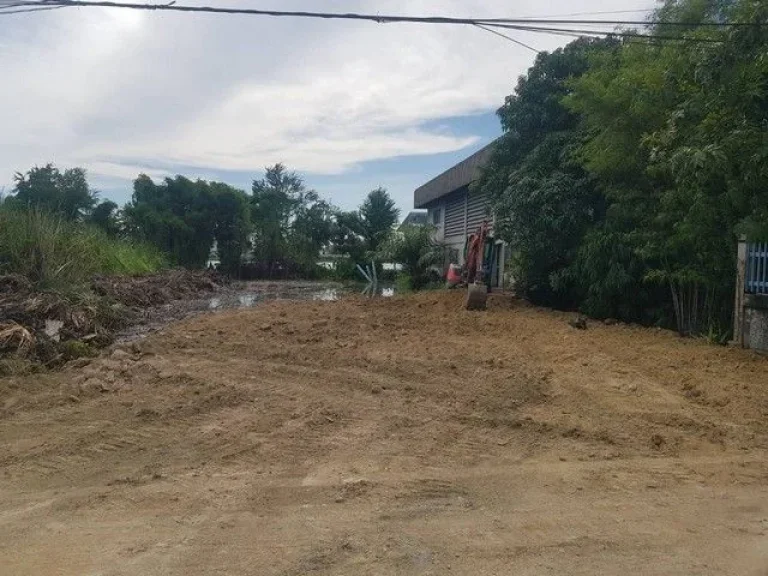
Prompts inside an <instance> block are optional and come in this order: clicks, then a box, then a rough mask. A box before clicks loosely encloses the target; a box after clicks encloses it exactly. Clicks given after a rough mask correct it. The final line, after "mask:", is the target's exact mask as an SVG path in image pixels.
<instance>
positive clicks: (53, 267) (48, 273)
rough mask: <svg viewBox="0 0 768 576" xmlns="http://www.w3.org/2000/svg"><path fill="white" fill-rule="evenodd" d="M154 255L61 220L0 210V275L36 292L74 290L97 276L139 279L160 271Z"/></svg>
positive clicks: (159, 259)
mask: <svg viewBox="0 0 768 576" xmlns="http://www.w3.org/2000/svg"><path fill="white" fill-rule="evenodd" d="M164 263H165V262H164V259H163V257H162V255H161V254H160V253H159V252H157V250H155V249H153V248H151V247H149V246H146V245H142V244H139V243H136V242H129V241H127V240H119V239H115V238H110V237H108V236H107V235H106V234H105V233H104V232H103V231H102V230H100V229H98V228H96V227H95V226H90V225H86V224H81V223H75V222H72V221H71V220H67V219H65V218H64V217H63V216H61V215H54V214H50V213H47V212H44V211H41V210H37V209H25V208H21V207H18V206H16V207H14V206H13V205H3V206H0V274H18V275H21V276H24V277H26V278H28V279H29V280H30V281H31V282H32V283H33V284H34V285H36V286H37V287H39V288H45V289H51V288H52V289H57V290H62V291H71V290H75V289H77V288H78V287H81V286H84V285H86V284H87V283H88V282H90V280H91V278H92V277H93V276H94V275H95V274H140V273H147V272H153V271H155V270H157V269H159V268H160V267H162V266H163V265H164Z"/></svg>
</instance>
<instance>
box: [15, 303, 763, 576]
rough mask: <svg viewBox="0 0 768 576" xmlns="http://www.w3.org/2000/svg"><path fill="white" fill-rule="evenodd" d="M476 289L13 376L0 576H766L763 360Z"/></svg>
mask: <svg viewBox="0 0 768 576" xmlns="http://www.w3.org/2000/svg"><path fill="white" fill-rule="evenodd" d="M566 318H567V317H566V316H565V315H563V314H559V313H555V312H550V311H544V310H540V309H535V308H532V307H528V306H525V305H524V304H522V303H520V302H515V301H510V300H506V299H504V298H502V297H494V299H493V300H492V302H491V310H489V311H488V312H486V313H468V312H465V311H463V310H462V309H461V295H460V294H437V293H432V294H422V295H418V296H412V297H403V298H395V299H392V300H362V299H360V300H357V299H347V300H344V301H341V302H323V303H319V302H318V303H313V302H302V303H293V302H275V303H270V304H266V305H264V306H261V307H257V308H255V309H252V310H245V311H234V312H225V313H221V314H215V315H205V316H201V317H198V318H195V319H193V320H189V321H186V322H184V323H181V324H177V325H175V326H173V327H171V328H168V329H167V330H165V331H164V332H162V333H160V334H156V335H154V336H152V337H150V338H148V339H146V340H144V341H142V342H140V343H138V344H134V345H133V346H126V347H125V348H123V349H119V350H117V351H115V352H114V353H112V354H111V355H109V354H107V355H104V356H102V357H100V358H98V359H96V360H94V361H93V362H91V363H90V364H89V365H87V366H80V367H75V366H70V367H68V368H67V369H65V370H64V371H63V372H60V373H56V374H50V375H46V376H38V377H25V378H16V379H8V378H6V379H2V380H0V573H2V574H8V575H35V576H46V575H51V574H56V575H78V576H81V575H104V576H106V575H109V576H113V575H128V574H130V575H134V574H135V575H142V576H147V575H161V574H162V575H201V574H206V575H207V574H233V575H241V574H242V575H246V574H247V575H262V574H263V575H275V576H277V575H279V576H294V575H295V576H298V575H303V574H312V575H331V574H333V575H338V574H341V575H350V576H351V575H355V576H357V575H365V574H403V575H412V574H413V575H415V574H434V575H443V574H471V575H486V574H497V575H506V574H516V575H527V574H590V575H591V574H622V575H626V574H643V575H673V574H701V575H710V574H712V575H714V574H729V575H736V574H747V575H765V574H768V537H767V536H766V533H767V532H768V460H767V459H766V454H767V449H768V427H767V426H766V423H767V422H768V359H766V358H765V357H760V356H757V355H754V354H751V353H749V352H745V351H742V350H736V349H726V348H717V347H712V346H708V345H707V344H705V343H703V342H700V341H694V340H684V339H680V338H678V337H677V336H675V335H673V334H670V333H666V332H660V331H655V330H649V329H643V328H637V327H627V326H604V325H599V324H595V323H593V324H590V327H589V329H588V330H586V331H578V330H574V329H573V328H571V327H569V326H568V324H567V322H566Z"/></svg>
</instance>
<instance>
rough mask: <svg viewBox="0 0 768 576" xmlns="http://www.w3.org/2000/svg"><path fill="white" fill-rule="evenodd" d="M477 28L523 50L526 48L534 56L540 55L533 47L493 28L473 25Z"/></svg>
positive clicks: (539, 51)
mask: <svg viewBox="0 0 768 576" xmlns="http://www.w3.org/2000/svg"><path fill="white" fill-rule="evenodd" d="M475 26H477V27H478V28H480V29H481V30H485V31H486V32H490V33H491V34H495V35H496V36H501V37H502V38H506V39H507V40H509V41H510V42H514V43H515V44H517V45H518V46H522V47H523V48H528V50H531V51H533V52H535V53H536V54H541V50H537V49H536V48H534V47H533V46H529V45H528V44H526V43H525V42H521V41H520V40H517V39H515V38H512V36H507V35H506V34H503V33H502V32H499V31H498V30H494V29H493V28H488V27H487V26H483V25H482V24H475Z"/></svg>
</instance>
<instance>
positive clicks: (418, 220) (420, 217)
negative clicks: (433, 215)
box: [398, 210, 427, 228]
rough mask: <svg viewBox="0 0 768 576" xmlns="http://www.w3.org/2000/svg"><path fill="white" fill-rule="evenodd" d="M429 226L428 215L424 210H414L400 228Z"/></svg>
mask: <svg viewBox="0 0 768 576" xmlns="http://www.w3.org/2000/svg"><path fill="white" fill-rule="evenodd" d="M426 224H427V213H426V212H425V211H424V210H414V211H413V212H408V216H406V217H405V220H403V221H402V223H401V224H400V226H398V228H402V227H403V226H425V225H426Z"/></svg>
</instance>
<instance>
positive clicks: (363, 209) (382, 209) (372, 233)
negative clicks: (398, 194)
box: [360, 188, 400, 254]
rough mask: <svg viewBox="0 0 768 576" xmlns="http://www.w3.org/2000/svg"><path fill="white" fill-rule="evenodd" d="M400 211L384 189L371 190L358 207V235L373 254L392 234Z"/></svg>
mask: <svg viewBox="0 0 768 576" xmlns="http://www.w3.org/2000/svg"><path fill="white" fill-rule="evenodd" d="M399 216H400V210H398V209H397V205H396V204H395V201H394V200H393V199H392V198H391V197H390V195H389V193H388V192H387V190H386V189H385V188H376V189H375V190H371V191H370V192H369V193H368V196H366V198H365V200H364V201H363V204H362V205H361V206H360V233H361V234H362V236H363V238H364V240H365V244H366V248H367V249H368V250H369V251H370V252H371V253H372V254H373V253H375V252H376V251H377V250H378V249H379V246H380V245H381V244H382V242H384V241H385V240H386V239H387V238H388V237H389V235H390V234H391V233H392V228H393V227H394V226H395V224H397V219H398V217H399Z"/></svg>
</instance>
